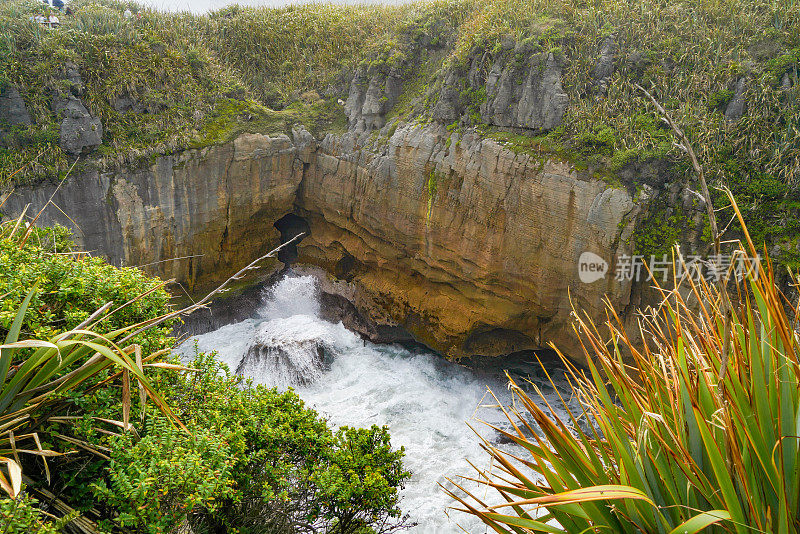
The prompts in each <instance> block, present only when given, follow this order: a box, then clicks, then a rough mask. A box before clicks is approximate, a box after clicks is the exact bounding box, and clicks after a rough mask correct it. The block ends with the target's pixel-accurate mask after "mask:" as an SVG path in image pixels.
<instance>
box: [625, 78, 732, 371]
mask: <svg viewBox="0 0 800 534" xmlns="http://www.w3.org/2000/svg"><path fill="white" fill-rule="evenodd" d="M633 85H634V87H636V88H637V89H638V90H640V91H641V92H642V93H644V95H645V96H646V97H647V98H648V99H649V100H650V102H652V103H653V105H654V106H655V108H656V110H658V113H659V114H660V115H661V118H662V120H663V121H664V122H665V123H667V125H668V126H669V127H670V128H672V131H673V132H674V133H675V135H676V137H677V138H678V143H676V146H677V147H678V148H680V149H681V150H683V151H684V152H686V154H688V155H689V159H690V160H691V162H692V167H693V168H694V172H695V173H697V177H698V179H699V181H700V187H701V189H702V193H703V198H704V200H705V204H706V213H707V214H708V223H709V225H710V226H711V235H712V236H713V238H714V254H716V257H717V259H718V260H719V258H720V256H721V255H722V246H721V244H720V232H719V228H718V226H717V215H716V213H715V212H714V205H713V204H712V203H711V193H710V191H709V190H708V183H707V182H706V177H705V173H704V172H703V167H702V166H701V165H700V161H699V160H698V159H697V154H696V153H695V151H694V149H693V148H692V144H691V143H690V142H689V138H688V137H686V133H685V132H684V131H683V129H682V128H681V127H680V126H678V125H677V124H676V123H675V121H674V120H672V117H671V116H670V114H669V113H667V110H665V109H664V107H663V106H662V105H661V104H659V102H658V100H656V98H655V97H654V96H653V95H651V94H650V93H649V92H648V91H647V89H645V88H644V87H642V86H641V85H639V84H638V83H635V84H633ZM727 278H728V276H727V272H726V273H725V275H724V276H718V277H717V289H718V290H719V294H720V299H721V300H722V302H721V304H722V313H723V314H724V315H725V330H724V333H723V340H722V358H721V362H720V369H719V380H720V383H722V379H723V378H725V372H726V370H727V368H728V359H729V357H730V355H729V351H728V346H729V345H730V337H731V303H730V299H729V298H728V287H727V282H728V279H727Z"/></svg>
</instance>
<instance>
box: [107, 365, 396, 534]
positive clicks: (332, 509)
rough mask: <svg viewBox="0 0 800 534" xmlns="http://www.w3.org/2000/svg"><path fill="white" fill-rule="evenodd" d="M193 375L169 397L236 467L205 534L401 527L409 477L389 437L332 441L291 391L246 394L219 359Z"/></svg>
mask: <svg viewBox="0 0 800 534" xmlns="http://www.w3.org/2000/svg"><path fill="white" fill-rule="evenodd" d="M190 365H191V366H192V367H193V368H195V369H198V370H199V371H198V372H196V373H194V374H192V375H191V376H187V377H185V378H177V379H175V380H174V381H171V382H170V383H169V384H162V387H164V388H165V389H166V390H168V391H169V392H170V393H169V396H168V398H175V399H180V404H179V409H180V412H179V415H180V416H181V417H182V418H183V419H184V420H185V421H187V423H188V424H189V427H190V428H204V429H207V431H208V432H212V433H214V434H215V435H218V436H220V437H221V438H222V439H224V440H225V442H226V443H227V446H228V450H229V455H230V458H231V460H232V463H231V467H230V486H229V487H228V488H227V490H226V492H225V493H224V495H221V496H220V498H219V500H218V501H217V504H218V507H217V508H216V509H213V510H212V509H207V512H206V513H205V514H203V517H201V518H196V519H195V524H196V525H198V527H199V528H200V527H201V526H202V528H210V529H217V530H218V529H220V528H229V529H230V528H237V529H239V531H240V532H243V533H245V532H247V533H258V532H274V531H276V530H279V531H292V532H315V531H318V530H319V529H321V528H323V527H325V528H334V525H336V529H338V530H336V531H337V532H342V533H348V532H352V533H354V532H357V531H358V529H359V528H361V527H364V526H368V525H369V526H372V527H374V528H376V529H377V530H376V531H377V532H381V531H382V530H381V529H384V528H385V529H389V528H391V527H393V526H396V525H397V524H399V522H400V521H401V519H400V517H399V516H400V511H399V508H398V502H399V495H398V490H399V488H401V487H402V485H403V483H404V481H405V480H406V479H407V478H408V476H409V474H408V473H407V472H405V471H404V470H403V469H402V456H403V451H402V449H401V450H398V451H393V450H392V449H391V446H390V444H389V435H388V432H387V431H386V429H385V428H379V427H372V428H371V429H363V430H361V429H350V428H347V427H343V428H341V429H339V430H338V431H337V432H336V433H333V432H332V431H331V430H330V429H329V428H328V426H327V424H326V423H325V421H324V420H322V419H321V418H320V417H319V415H318V414H317V413H316V412H315V411H313V410H310V409H308V408H306V407H305V406H304V405H303V402H302V401H301V400H300V398H299V397H298V396H297V395H296V394H295V393H294V392H292V391H287V392H283V393H280V392H278V391H276V390H275V389H268V388H265V387H264V386H253V385H252V384H244V387H242V384H241V379H240V378H238V377H235V376H232V375H231V374H230V372H229V371H228V369H227V367H226V366H224V365H223V364H221V363H219V362H218V361H217V360H216V359H215V358H214V356H213V355H206V354H198V355H197V357H196V359H195V360H194V361H193V362H192V363H191V364H190ZM170 380H172V379H170ZM176 405H178V403H176ZM121 495H124V493H123V494H121ZM315 529H316V530H315Z"/></svg>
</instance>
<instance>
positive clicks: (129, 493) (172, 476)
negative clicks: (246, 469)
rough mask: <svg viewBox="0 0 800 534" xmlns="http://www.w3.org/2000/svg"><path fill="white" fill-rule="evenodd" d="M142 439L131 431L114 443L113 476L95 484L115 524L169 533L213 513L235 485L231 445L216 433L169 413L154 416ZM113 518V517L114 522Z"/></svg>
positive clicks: (99, 499) (96, 495) (158, 532)
mask: <svg viewBox="0 0 800 534" xmlns="http://www.w3.org/2000/svg"><path fill="white" fill-rule="evenodd" d="M144 431H145V432H146V434H145V436H144V437H143V438H142V439H141V440H138V441H137V440H135V439H133V438H132V436H131V435H130V434H127V435H125V436H124V437H122V438H119V439H117V440H115V441H114V443H113V444H112V450H113V452H112V453H111V464H110V466H109V477H108V479H109V481H108V482H107V483H106V482H105V481H100V482H98V483H96V484H94V485H93V490H94V494H95V497H96V498H97V499H98V502H99V503H102V506H106V507H109V508H111V509H113V510H114V511H115V512H116V515H115V517H114V520H113V524H114V525H116V526H119V527H122V528H125V529H127V530H129V531H133V532H142V533H148V534H165V533H168V532H172V531H174V530H175V529H176V528H177V527H180V526H181V525H182V524H184V523H185V522H187V521H189V520H190V519H191V518H192V517H193V516H195V515H197V514H199V513H212V512H214V511H215V510H216V509H217V507H218V506H219V502H220V498H221V497H222V496H223V495H225V493H226V492H227V491H228V490H229V489H230V486H231V484H232V480H231V465H232V464H233V459H232V456H231V454H230V449H229V447H228V445H227V443H225V441H224V440H222V439H221V438H220V437H219V436H218V435H217V434H216V433H213V432H209V431H207V430H205V429H203V428H193V429H192V432H191V433H189V432H187V431H185V430H183V429H180V428H178V427H176V426H175V425H174V423H172V422H171V421H169V420H167V419H165V418H163V417H154V418H152V419H150V421H149V422H148V424H147V425H146V427H145V429H144ZM108 523H110V522H108Z"/></svg>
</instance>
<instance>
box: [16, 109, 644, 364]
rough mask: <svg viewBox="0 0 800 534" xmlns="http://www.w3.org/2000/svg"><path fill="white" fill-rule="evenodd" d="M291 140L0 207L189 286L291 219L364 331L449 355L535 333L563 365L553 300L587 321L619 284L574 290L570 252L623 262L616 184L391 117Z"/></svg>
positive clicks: (214, 276) (306, 251)
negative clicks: (391, 330)
mask: <svg viewBox="0 0 800 534" xmlns="http://www.w3.org/2000/svg"><path fill="white" fill-rule="evenodd" d="M293 137H294V138H293V139H292V138H289V137H288V136H285V135H281V136H276V137H268V136H263V135H259V134H245V135H242V136H240V137H238V138H237V139H236V140H235V141H233V142H231V143H227V144H223V145H220V146H215V147H210V148H206V149H202V150H190V151H187V152H184V153H182V154H179V155H175V156H163V157H160V158H158V159H157V160H156V161H155V163H153V164H152V165H151V166H149V167H147V168H144V169H139V170H120V171H118V172H113V173H112V172H107V173H98V172H96V171H95V172H89V173H86V174H83V175H81V176H80V177H76V178H74V179H69V180H67V181H66V182H64V183H63V184H62V185H61V186H60V187H59V186H57V185H55V184H51V185H47V186H37V187H32V188H31V187H29V188H20V189H18V190H17V191H16V192H15V194H14V195H13V196H12V197H11V199H10V200H9V201H8V202H7V204H6V206H4V210H5V211H6V213H18V212H19V211H21V210H22V209H23V208H24V206H25V205H26V204H28V203H30V204H32V206H31V208H30V209H31V210H38V208H39V207H40V206H42V205H44V203H46V202H47V200H48V199H49V198H50V197H51V196H52V197H53V203H54V204H55V205H56V206H58V208H61V209H62V210H64V211H65V212H66V213H67V214H69V216H70V218H71V219H72V221H70V220H69V219H67V218H66V217H65V216H64V215H62V214H61V212H60V211H59V210H58V209H54V208H48V209H47V210H46V211H45V212H44V215H43V218H42V219H40V222H43V223H45V224H49V223H52V222H58V223H61V224H64V225H67V226H71V227H74V228H76V232H75V233H76V238H77V241H78V242H79V243H80V244H81V245H82V246H83V247H84V248H85V249H87V250H89V251H93V252H94V253H98V254H102V255H104V256H106V257H108V258H109V259H110V260H111V261H113V262H115V263H121V264H125V265H146V266H147V267H146V269H147V270H149V271H150V272H154V273H157V274H160V275H161V276H163V277H165V278H175V279H176V280H178V281H179V282H181V283H184V284H185V285H186V286H187V287H188V288H190V289H191V288H193V287H195V288H197V287H205V286H208V285H209V284H211V283H213V282H216V281H219V280H220V279H222V278H224V277H226V276H228V275H229V274H231V273H232V272H233V271H235V270H236V269H238V268H240V267H241V266H243V265H245V264H247V263H248V262H249V261H251V260H253V259H254V258H255V257H257V256H258V255H259V254H261V253H263V252H265V251H266V250H267V249H268V248H269V247H271V246H274V245H275V244H277V242H278V231H277V230H276V229H275V228H274V227H273V223H274V222H275V221H277V220H278V219H280V218H281V217H282V216H283V215H285V214H286V213H288V212H291V211H293V212H295V213H296V215H299V216H301V217H303V218H305V220H306V221H307V222H308V223H309V225H310V235H309V236H308V237H307V238H305V239H304V240H303V241H302V243H301V245H300V247H299V252H300V258H299V259H300V261H301V262H304V263H310V264H316V265H320V266H322V267H324V268H326V269H327V271H328V272H329V273H331V275H332V276H334V277H336V278H338V279H340V280H341V282H339V283H338V284H334V285H335V287H337V288H338V289H337V291H339V292H340V293H341V294H342V295H345V296H346V297H347V298H348V299H350V300H351V301H352V302H353V303H354V304H355V306H356V308H357V309H358V311H359V312H360V313H361V314H362V315H363V316H364V317H365V318H366V319H368V321H369V322H372V323H377V324H386V325H400V326H402V327H405V328H406V329H407V330H408V331H410V332H411V333H412V334H413V335H414V336H415V338H416V339H418V340H419V341H422V342H424V343H426V344H427V345H429V346H431V347H433V348H435V349H437V350H439V351H441V352H442V353H444V354H447V355H448V356H453V357H458V356H463V355H475V354H480V355H498V354H505V353H509V352H513V351H517V350H523V349H531V348H537V347H542V346H545V344H546V343H548V342H550V341H552V342H555V343H557V344H558V345H559V346H560V347H562V348H563V349H564V350H567V351H568V352H570V353H573V354H576V355H577V351H576V350H575V345H574V342H573V341H572V340H573V336H572V335H571V326H570V320H569V315H570V310H571V308H570V295H571V297H572V299H573V301H574V302H575V303H576V304H577V305H579V306H580V307H581V308H583V309H585V310H587V311H588V312H589V313H590V314H593V315H596V314H598V313H599V311H600V307H601V298H602V296H603V295H604V294H607V295H608V296H609V297H610V298H611V300H612V302H613V303H614V304H615V305H616V306H617V307H618V308H620V309H622V308H624V306H625V305H626V304H627V303H628V300H629V295H630V290H631V288H630V286H629V285H626V284H620V283H618V282H616V281H615V280H614V277H613V276H606V277H605V278H604V279H602V280H600V281H597V282H594V283H592V284H583V283H581V282H580V281H579V280H578V258H579V256H580V254H581V253H582V252H584V251H591V252H595V253H597V254H599V255H601V256H603V257H605V258H607V259H608V260H609V261H612V260H613V257H614V255H615V254H616V253H622V252H626V250H625V248H624V247H625V246H628V245H624V244H625V243H626V242H627V239H626V237H627V234H629V233H630V231H631V230H632V226H633V222H632V221H634V220H635V218H636V215H637V212H638V209H639V208H638V204H637V203H636V202H634V199H632V198H631V196H630V194H629V193H628V191H627V190H625V189H623V188H616V187H611V186H609V185H608V184H607V183H605V182H604V181H602V180H598V179H595V178H592V177H590V176H588V175H587V174H586V173H584V172H580V171H577V170H575V169H574V168H572V167H571V165H569V164H568V163H565V162H561V161H558V160H556V159H541V158H535V157H533V156H530V155H526V154H517V153H515V152H513V151H511V150H509V149H507V148H505V147H503V146H502V145H501V144H500V143H498V142H497V141H494V140H492V139H486V138H482V137H481V136H480V135H479V134H478V133H476V132H475V131H470V130H467V131H465V132H464V133H463V134H458V133H452V134H451V133H449V132H448V131H447V130H446V129H445V128H444V127H442V126H438V125H435V124H433V125H419V124H404V125H400V126H399V127H396V128H394V131H393V132H392V135H391V137H389V138H388V140H387V141H385V142H383V143H382V142H376V141H374V139H375V136H370V135H369V134H368V133H356V132H350V133H347V134H345V135H342V136H335V135H328V136H326V137H325V138H324V140H322V141H321V142H319V143H318V142H317V141H315V140H314V139H313V138H312V137H311V135H310V134H308V133H307V132H306V131H305V130H303V129H296V130H295V131H294V136H293ZM73 221H74V225H73ZM627 252H630V251H627Z"/></svg>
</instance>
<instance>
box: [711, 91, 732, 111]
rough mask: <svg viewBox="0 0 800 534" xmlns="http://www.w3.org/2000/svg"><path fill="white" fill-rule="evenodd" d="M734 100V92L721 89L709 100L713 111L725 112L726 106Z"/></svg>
mask: <svg viewBox="0 0 800 534" xmlns="http://www.w3.org/2000/svg"><path fill="white" fill-rule="evenodd" d="M732 98H733V91H731V90H730V89H720V90H719V91H717V92H715V93H712V94H711V97H710V98H709V99H708V107H709V108H711V109H720V110H724V109H725V106H727V105H728V102H730V101H731V99H732Z"/></svg>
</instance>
